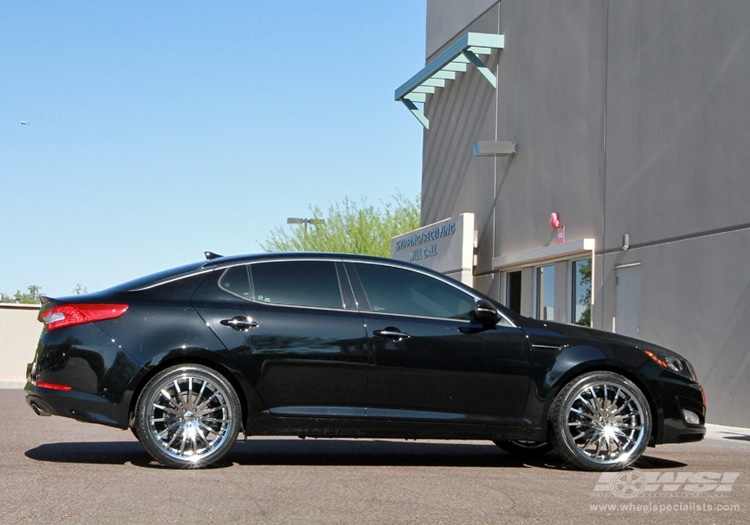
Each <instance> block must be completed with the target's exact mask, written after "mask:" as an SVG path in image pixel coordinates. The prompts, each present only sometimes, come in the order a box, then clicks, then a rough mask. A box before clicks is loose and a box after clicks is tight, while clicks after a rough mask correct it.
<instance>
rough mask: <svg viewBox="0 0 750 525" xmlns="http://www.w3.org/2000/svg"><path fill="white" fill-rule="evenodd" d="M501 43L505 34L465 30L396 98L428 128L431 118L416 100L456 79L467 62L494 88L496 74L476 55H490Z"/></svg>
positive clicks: (405, 84) (403, 88)
mask: <svg viewBox="0 0 750 525" xmlns="http://www.w3.org/2000/svg"><path fill="white" fill-rule="evenodd" d="M504 46H505V36H504V35H494V34H487V33H466V34H465V35H464V36H462V37H461V38H460V39H459V40H457V41H456V42H455V43H454V44H453V45H451V46H450V47H449V48H448V49H446V50H445V51H443V52H442V53H440V55H438V56H437V58H435V59H434V60H432V61H430V62H429V63H428V64H427V65H426V66H425V67H424V68H423V69H422V70H421V71H420V72H419V73H417V74H416V75H414V76H413V77H411V78H410V79H409V80H407V81H406V82H405V83H404V84H402V85H401V86H400V87H399V88H398V89H396V93H395V100H397V101H398V100H400V101H401V102H402V103H403V104H404V105H405V106H406V107H407V108H408V109H409V111H411V112H412V114H413V115H414V116H415V117H416V118H417V120H419V122H421V123H422V125H423V126H424V127H425V128H427V129H429V128H430V121H429V120H428V119H427V117H426V116H425V115H424V113H423V112H422V111H420V110H419V108H418V107H417V106H416V105H415V103H417V102H419V103H423V102H425V101H426V100H427V95H429V94H433V93H435V90H436V89H440V88H443V87H445V85H446V82H447V81H448V80H455V78H456V74H457V73H463V72H465V71H466V69H467V68H468V66H469V64H471V65H472V66H474V67H475V68H476V69H477V70H478V71H479V72H480V73H481V74H482V76H484V78H486V79H487V82H489V83H490V84H491V85H492V87H493V88H497V79H496V78H495V75H493V74H492V71H490V68H488V67H487V66H486V65H485V63H484V62H482V60H481V59H480V58H479V57H480V56H483V55H489V54H491V53H492V50H493V49H502V48H503V47H504Z"/></svg>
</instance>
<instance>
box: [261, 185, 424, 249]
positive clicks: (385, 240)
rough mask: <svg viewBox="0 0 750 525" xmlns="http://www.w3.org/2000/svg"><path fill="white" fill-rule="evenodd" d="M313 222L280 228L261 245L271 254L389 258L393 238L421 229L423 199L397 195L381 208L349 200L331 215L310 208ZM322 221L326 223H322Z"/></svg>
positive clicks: (336, 206)
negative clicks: (310, 253) (300, 253)
mask: <svg viewBox="0 0 750 525" xmlns="http://www.w3.org/2000/svg"><path fill="white" fill-rule="evenodd" d="M310 214H311V219H312V222H308V223H307V224H304V225H288V226H286V227H285V228H284V227H281V226H279V227H277V228H276V229H275V230H273V231H272V232H271V235H270V238H269V239H268V241H266V242H265V243H261V248H262V249H263V250H265V251H267V252H297V251H314V252H336V253H359V254H367V255H378V256H381V257H389V256H390V254H391V237H395V236H396V235H399V234H402V233H406V232H408V231H411V230H414V229H416V228H419V226H420V199H419V196H417V197H415V198H414V199H413V200H410V199H408V198H406V197H404V196H403V195H401V194H400V193H399V194H396V195H395V196H394V197H393V199H392V201H391V202H387V203H385V204H384V205H383V206H382V207H381V208H377V207H375V206H373V205H370V204H367V203H366V202H365V200H364V199H362V201H361V202H360V203H359V204H357V203H355V202H354V201H352V200H350V199H348V198H346V199H344V201H343V202H341V203H336V204H332V205H330V206H329V207H328V213H327V214H324V213H323V211H322V210H321V209H320V208H319V207H317V206H310ZM321 219H322V220H321Z"/></svg>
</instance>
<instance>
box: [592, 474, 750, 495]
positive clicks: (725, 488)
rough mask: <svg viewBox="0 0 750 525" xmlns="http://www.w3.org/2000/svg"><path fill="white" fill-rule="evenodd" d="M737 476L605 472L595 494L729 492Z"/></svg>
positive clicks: (595, 489)
mask: <svg viewBox="0 0 750 525" xmlns="http://www.w3.org/2000/svg"><path fill="white" fill-rule="evenodd" d="M739 475H740V473H739V472H640V471H637V470H629V471H627V472H604V473H602V475H601V476H599V481H598V482H597V483H596V486H595V487H594V492H610V493H612V494H614V495H615V496H617V497H620V498H632V497H635V496H638V495H639V494H643V493H645V492H670V493H671V492H679V491H684V492H692V493H696V492H731V491H732V487H733V485H734V482H735V480H736V479H737V478H738V477H739Z"/></svg>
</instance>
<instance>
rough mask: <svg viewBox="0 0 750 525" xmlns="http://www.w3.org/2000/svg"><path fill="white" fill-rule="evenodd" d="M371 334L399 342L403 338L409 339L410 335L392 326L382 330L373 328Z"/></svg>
mask: <svg viewBox="0 0 750 525" xmlns="http://www.w3.org/2000/svg"><path fill="white" fill-rule="evenodd" d="M372 333H373V334H375V335H377V336H378V337H385V338H386V339H390V340H391V341H395V342H397V343H398V342H399V341H403V340H404V339H409V337H410V335H409V334H406V333H404V332H402V331H401V330H399V329H398V328H393V327H390V326H389V327H387V328H384V329H382V330H375V331H373V332H372Z"/></svg>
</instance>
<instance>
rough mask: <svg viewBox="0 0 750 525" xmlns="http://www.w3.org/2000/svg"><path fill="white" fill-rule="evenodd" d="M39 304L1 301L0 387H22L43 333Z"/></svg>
mask: <svg viewBox="0 0 750 525" xmlns="http://www.w3.org/2000/svg"><path fill="white" fill-rule="evenodd" d="M38 314H39V305H28V304H9V303H0V388H23V385H24V384H25V383H26V365H27V364H28V363H30V362H31V361H32V360H33V359H34V352H35V351H36V345H37V342H38V340H39V334H40V333H41V332H42V325H41V323H40V322H39V321H37V319H36V318H37V315H38Z"/></svg>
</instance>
